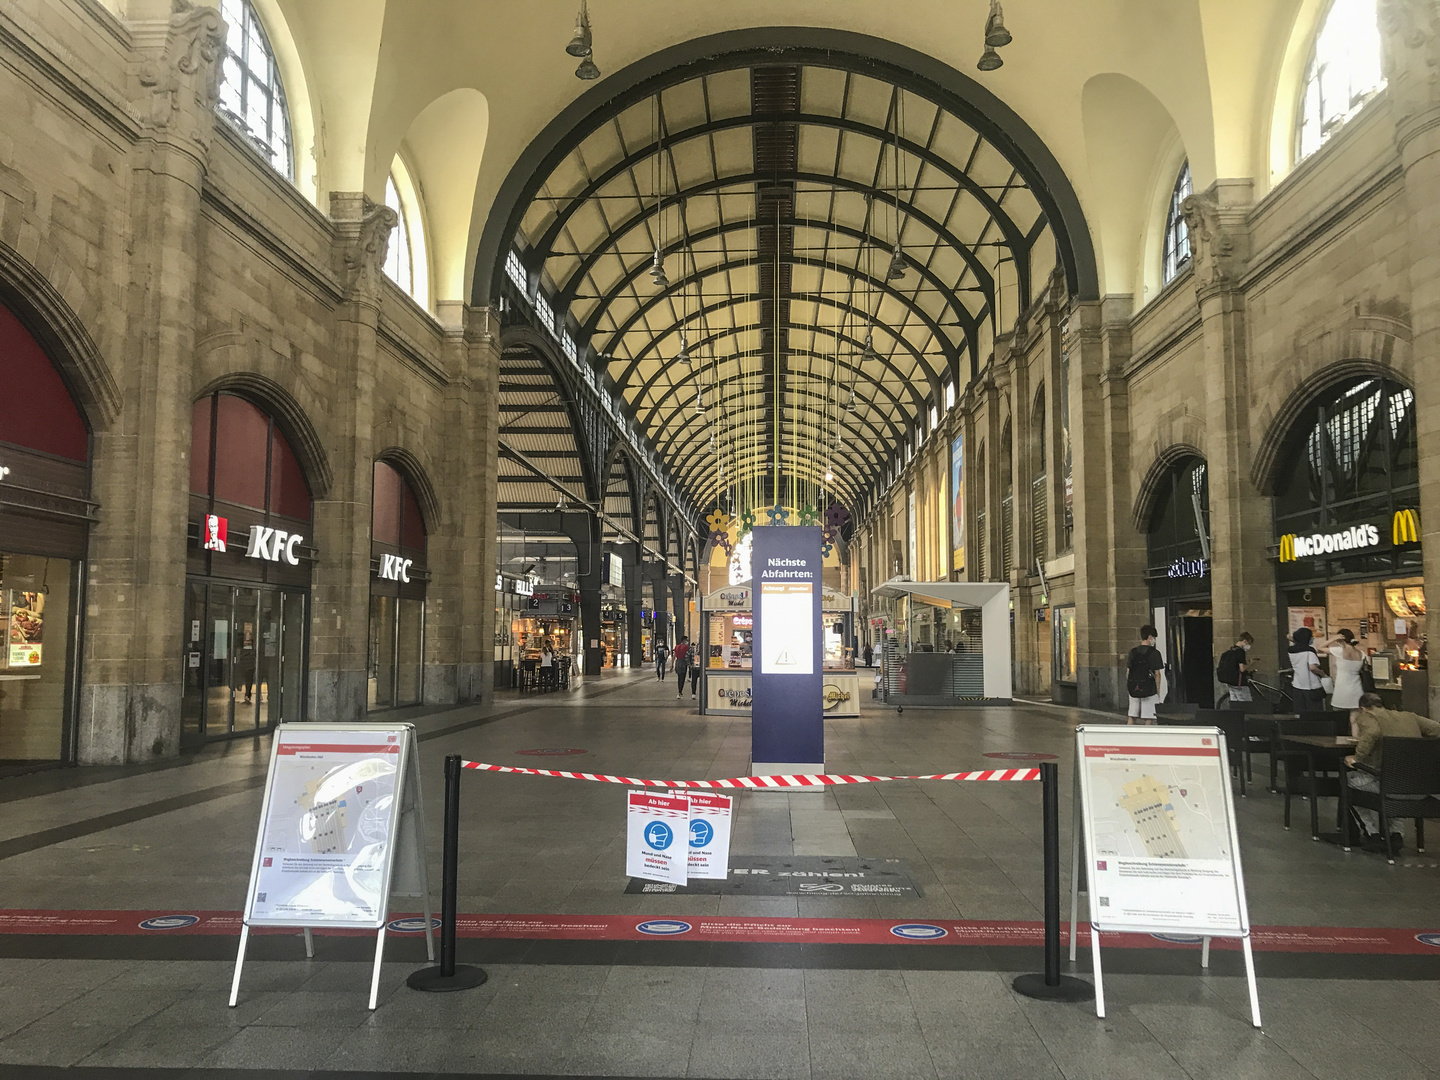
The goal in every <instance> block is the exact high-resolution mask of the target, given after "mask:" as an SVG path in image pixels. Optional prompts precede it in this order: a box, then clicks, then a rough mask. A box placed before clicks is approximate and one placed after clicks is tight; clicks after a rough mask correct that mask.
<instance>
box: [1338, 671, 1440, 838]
mask: <svg viewBox="0 0 1440 1080" xmlns="http://www.w3.org/2000/svg"><path fill="white" fill-rule="evenodd" d="M1350 734H1352V735H1354V736H1355V740H1356V742H1355V753H1353V754H1351V755H1350V756H1349V757H1347V758H1346V759H1345V764H1346V765H1349V766H1351V771H1350V772H1349V773H1347V774H1346V779H1347V781H1348V783H1349V784H1350V786H1351V787H1352V788H1354V789H1355V790H1357V791H1373V792H1376V793H1378V792H1379V791H1380V776H1379V772H1380V755H1381V752H1382V750H1383V748H1384V745H1385V744H1384V738H1385V736H1386V735H1394V736H1398V737H1401V738H1407V739H1419V738H1425V739H1434V738H1440V723H1436V722H1435V721H1434V720H1431V719H1430V718H1429V717H1425V716H1421V715H1420V714H1419V713H1412V712H1401V711H1399V710H1398V709H1387V708H1385V703H1384V702H1383V701H1381V699H1380V695H1379V694H1361V695H1360V707H1359V708H1358V709H1355V710H1353V711H1352V712H1351V713H1350ZM1356 764H1360V765H1364V766H1365V767H1366V768H1369V769H1373V770H1374V772H1373V773H1371V772H1365V771H1364V770H1362V769H1356V768H1354V766H1355V765H1356ZM1395 798H1397V799H1422V798H1424V796H1423V795H1397V796H1395ZM1356 812H1357V813H1358V814H1359V815H1360V820H1361V821H1363V822H1364V823H1365V827H1366V828H1367V829H1369V830H1370V831H1371V832H1372V833H1375V834H1376V835H1377V837H1378V834H1379V832H1380V817H1379V815H1378V814H1376V813H1375V811H1373V810H1367V809H1363V808H1357V810H1356ZM1394 824H1395V831H1394V832H1392V833H1391V834H1390V853H1391V854H1392V855H1393V854H1396V853H1398V852H1399V850H1400V848H1401V847H1402V846H1404V836H1405V834H1404V832H1403V831H1402V827H1401V823H1400V822H1398V821H1397V822H1395V823H1394ZM1377 845H1378V846H1377V850H1378V849H1383V848H1384V841H1383V840H1379V841H1378V842H1377Z"/></svg>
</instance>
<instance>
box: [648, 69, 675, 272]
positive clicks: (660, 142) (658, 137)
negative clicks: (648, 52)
mask: <svg viewBox="0 0 1440 1080" xmlns="http://www.w3.org/2000/svg"><path fill="white" fill-rule="evenodd" d="M650 123H651V129H652V131H653V134H654V136H655V166H654V169H653V171H652V173H651V175H652V177H653V178H654V191H655V258H654V259H653V260H651V263H650V280H651V281H652V282H654V284H655V287H656V288H658V289H668V288H670V278H669V277H667V276H666V274H665V258H664V256H663V255H661V254H660V249H661V248H663V247H664V246H665V213H664V211H663V210H662V209H661V207H660V195H661V189H662V188H664V186H665V170H664V164H663V163H664V159H665V137H664V136H663V135H662V134H661V133H660V97H659V95H658V94H657V95H656V96H655V97H653V98H651V99H650Z"/></svg>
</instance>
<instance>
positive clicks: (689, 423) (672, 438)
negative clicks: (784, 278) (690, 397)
mask: <svg viewBox="0 0 1440 1080" xmlns="http://www.w3.org/2000/svg"><path fill="white" fill-rule="evenodd" d="M792 355H793V354H792ZM809 355H813V356H818V354H814V353H812V354H809ZM788 392H789V393H792V394H796V395H803V396H804V397H806V398H810V399H812V400H817V401H828V400H829V399H828V397H827V396H826V395H825V394H821V393H819V392H818V391H816V390H812V389H810V388H809V387H803V386H796V387H792V388H791V389H790V390H789V391H788ZM748 393H749V391H747V390H745V389H739V390H735V391H733V392H731V393H729V394H726V395H724V396H722V397H719V398H717V399H716V400H715V401H714V402H712V403H711V407H713V408H723V407H724V406H726V405H729V404H732V403H734V402H736V401H739V400H741V399H743V398H745V397H746V396H747V395H748ZM866 405H867V409H866V412H865V413H864V414H863V415H862V414H861V413H860V412H858V411H856V412H854V413H851V412H849V411H848V410H846V409H841V410H840V411H841V412H842V413H843V414H845V415H848V416H851V417H854V418H855V422H854V423H850V424H844V423H843V421H842V426H844V427H845V429H846V430H847V431H851V432H854V433H855V434H857V435H863V434H864V432H861V431H860V430H859V429H860V428H861V427H864V428H866V429H868V431H869V433H870V437H872V438H874V439H875V441H876V442H877V443H879V444H883V443H884V442H885V436H884V434H883V433H882V432H881V426H882V424H883V425H885V426H888V427H889V428H890V429H891V433H892V434H896V433H898V432H899V426H898V425H897V424H896V423H895V421H894V420H892V419H891V418H890V417H888V416H885V415H884V414H882V413H880V412H879V410H878V409H874V407H873V404H872V402H870V401H866ZM684 408H685V406H684V405H679V406H677V407H676V408H675V409H674V410H673V411H672V412H671V413H670V415H669V416H668V417H667V418H666V422H665V424H664V425H663V430H665V431H667V432H669V433H670V434H669V435H668V437H667V438H666V440H665V450H666V452H667V453H668V451H669V450H670V449H671V448H672V447H673V446H675V444H676V443H678V442H679V441H680V440H681V439H682V438H683V437H684V436H685V435H686V434H688V433H689V432H690V430H691V428H692V427H693V426H694V420H693V419H686V420H685V421H684V422H683V423H679V424H676V422H675V421H676V417H677V415H678V414H679V413H680V412H682V411H683V410H684ZM872 410H873V412H874V415H873V416H872V415H871V411H872ZM697 415H699V414H697V413H691V414H690V416H691V417H694V416H697ZM877 418H878V419H879V421H880V422H881V423H878V424H877V423H876V419H877ZM657 452H658V451H657ZM666 460H667V461H668V460H670V459H669V458H668V457H667V458H666Z"/></svg>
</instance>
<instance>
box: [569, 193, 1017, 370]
mask: <svg viewBox="0 0 1440 1080" xmlns="http://www.w3.org/2000/svg"><path fill="white" fill-rule="evenodd" d="M777 180H791V181H794V182H795V183H797V184H814V185H816V186H817V187H832V188H839V189H840V190H841V191H852V192H855V193H856V194H859V195H868V196H870V197H871V198H873V199H876V200H879V201H881V202H888V203H890V204H891V205H892V206H894V207H896V208H897V210H899V212H900V213H903V214H905V215H906V216H907V217H910V218H913V219H914V220H915V221H918V222H919V223H920V224H921V225H924V226H925V227H926V228H927V229H929V230H930V231H931V232H932V233H934V234H935V236H936V237H937V238H938V239H939V240H942V241H944V242H945V244H946V245H947V246H949V247H951V248H954V249H955V250H956V251H958V252H959V253H960V257H961V258H963V259H964V260H965V263H966V265H967V266H969V267H970V272H971V273H972V274H974V275H975V278H976V280H977V281H978V282H979V283H980V286H981V287H982V288H983V289H984V290H985V296H986V299H987V301H988V302H989V303H991V304H993V303H994V297H995V279H994V277H993V276H992V275H991V273H990V271H989V270H987V269H986V268H985V264H984V263H982V262H981V261H980V260H979V259H978V258H977V257H976V255H975V253H974V252H973V251H971V250H970V247H969V245H968V244H966V243H964V242H963V241H962V240H961V239H960V238H959V237H958V236H956V235H955V234H954V233H952V232H951V231H950V230H949V229H947V228H946V227H945V226H944V225H943V224H942V223H941V222H939V221H936V220H935V219H934V218H933V217H931V216H930V215H929V214H927V213H926V212H925V211H924V210H921V209H920V208H919V207H917V206H916V205H915V204H914V203H912V202H909V201H907V200H905V199H901V198H899V197H898V196H897V195H895V194H893V193H891V192H888V191H881V190H878V189H876V188H873V187H870V186H869V185H868V184H865V183H862V182H861V181H859V180H851V179H850V178H849V177H845V176H831V175H829V174H826V173H812V172H802V171H800V170H798V169H797V170H795V171H793V172H785V173H781V174H779V175H776V174H775V173H771V172H762V171H751V172H748V173H741V174H737V175H734V176H720V177H716V178H714V179H711V180H702V181H701V182H700V183H698V184H692V185H691V186H690V187H687V188H684V189H682V190H680V191H676V192H674V193H672V194H670V195H666V196H663V197H662V198H661V199H660V200H659V204H660V205H659V208H658V209H657V208H656V207H655V205H654V204H653V203H652V204H650V209H646V208H645V207H644V206H642V207H641V209H640V212H639V213H637V214H633V215H631V216H630V217H629V218H627V219H626V220H625V221H623V222H621V223H620V224H619V225H617V226H616V227H615V228H613V229H611V230H610V232H609V233H607V234H606V237H605V241H606V242H605V243H604V244H603V245H602V246H600V247H596V248H594V249H593V250H591V251H589V252H588V253H586V255H585V256H584V257H583V258H582V259H581V260H580V265H579V266H577V267H576V268H575V272H574V273H572V274H571V275H570V277H569V278H567V279H566V281H565V284H564V285H563V286H561V288H560V290H559V292H557V293H556V305H557V306H561V307H568V306H569V303H570V299H571V298H572V297H573V296H574V295H575V290H576V289H577V288H578V286H579V283H580V282H582V281H584V280H585V276H586V275H587V274H589V273H590V271H591V270H592V269H593V268H594V266H595V264H596V263H597V262H598V261H599V260H600V259H601V257H602V256H604V255H605V254H607V253H608V252H609V251H610V250H611V249H612V248H613V247H614V246H615V245H616V244H618V243H619V242H620V241H621V240H622V239H623V238H624V237H625V236H627V235H628V234H629V233H631V232H632V231H634V230H635V229H637V228H639V227H640V226H641V225H643V224H645V222H647V221H649V220H650V218H652V217H654V216H655V215H656V214H657V213H662V214H663V213H664V212H665V211H666V210H667V209H669V208H670V207H672V206H678V205H680V204H681V203H684V202H685V201H686V200H687V199H691V198H694V197H695V196H697V195H704V194H707V193H709V192H711V191H719V190H721V189H723V188H727V187H737V186H739V185H741V184H757V183H774V182H775V181H777ZM786 261H787V262H794V261H795V260H793V259H790V260H786ZM638 270H639V272H641V273H643V272H644V270H645V267H644V266H643V265H642V266H640V267H639V268H638ZM637 276H639V275H638V273H636V272H635V271H631V272H629V273H627V274H626V275H625V277H623V278H622V279H621V282H620V284H619V285H617V286H616V287H615V289H612V290H611V291H610V292H608V293H606V294H605V296H603V297H602V298H601V300H600V302H599V303H597V304H596V305H595V310H594V311H593V312H592V313H591V314H590V317H589V318H588V319H586V320H585V323H584V324H583V325H582V326H581V328H580V335H581V337H582V338H583V339H584V340H586V341H588V340H589V339H590V338H591V337H592V336H593V335H594V333H595V323H596V318H597V314H598V313H599V312H602V311H604V310H605V308H606V307H608V306H609V305H610V303H611V302H612V301H613V300H614V299H615V297H616V295H617V294H618V290H619V289H620V288H622V287H626V286H628V284H629V283H630V282H632V281H633V280H634V279H635V277H637ZM673 290H674V283H672V284H671V287H670V289H667V290H665V292H662V293H660V294H659V295H661V296H665V295H668V294H669V293H670V292H671V291H673ZM901 302H902V303H906V304H907V306H908V301H905V300H902V301H901Z"/></svg>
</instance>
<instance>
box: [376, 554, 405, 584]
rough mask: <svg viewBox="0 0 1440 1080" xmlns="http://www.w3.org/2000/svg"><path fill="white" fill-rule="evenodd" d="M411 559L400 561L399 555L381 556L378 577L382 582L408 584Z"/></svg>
mask: <svg viewBox="0 0 1440 1080" xmlns="http://www.w3.org/2000/svg"><path fill="white" fill-rule="evenodd" d="M413 564H414V560H413V559H402V558H401V557H400V556H399V555H381V556H380V569H379V571H378V574H379V577H380V578H381V579H382V580H384V581H403V582H405V583H406V584H409V582H410V567H411V566H412V565H413Z"/></svg>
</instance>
